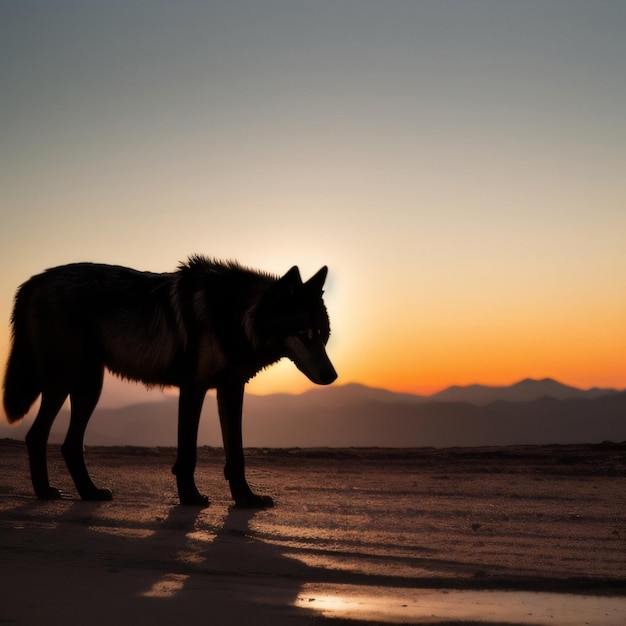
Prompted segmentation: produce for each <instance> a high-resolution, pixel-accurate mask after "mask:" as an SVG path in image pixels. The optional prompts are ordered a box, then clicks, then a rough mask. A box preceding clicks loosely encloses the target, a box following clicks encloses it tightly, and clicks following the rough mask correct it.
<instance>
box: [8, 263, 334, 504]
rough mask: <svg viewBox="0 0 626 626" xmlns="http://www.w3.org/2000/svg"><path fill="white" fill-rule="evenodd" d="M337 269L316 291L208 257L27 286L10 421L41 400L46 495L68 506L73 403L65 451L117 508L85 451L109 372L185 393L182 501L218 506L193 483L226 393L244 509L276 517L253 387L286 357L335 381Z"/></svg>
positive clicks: (235, 487) (18, 320) (12, 359)
mask: <svg viewBox="0 0 626 626" xmlns="http://www.w3.org/2000/svg"><path fill="white" fill-rule="evenodd" d="M327 272H328V268H327V267H326V266H324V267H322V268H321V269H320V270H319V271H318V272H317V273H316V274H315V275H314V276H313V277H311V278H310V279H309V280H307V281H306V282H303V281H302V278H301V276H300V271H299V269H298V267H296V266H294V267H292V268H291V269H290V270H289V271H288V272H287V273H286V274H285V275H284V276H280V277H279V276H275V275H271V274H269V273H265V272H261V271H258V270H253V269H249V268H246V267H243V266H241V265H240V264H238V263H237V262H234V261H228V262H220V261H217V260H215V259H211V258H207V257H204V256H200V255H194V256H191V257H190V258H189V259H188V260H187V261H185V262H183V263H181V264H180V265H179V266H178V268H177V269H176V270H175V271H173V272H168V273H153V272H142V271H137V270H134V269H130V268H127V267H121V266H117V265H104V264H97V263H74V264H70V265H63V266H60V267H55V268H51V269H48V270H46V271H44V272H43V273H41V274H38V275H36V276H33V277H32V278H30V279H29V280H27V281H26V282H25V283H23V284H22V285H21V286H20V287H19V289H18V291H17V294H16V296H15V302H14V308H13V313H12V316H11V329H12V336H11V350H10V353H9V358H8V363H7V368H6V374H5V380H4V408H5V411H6V414H7V418H8V420H9V422H16V421H18V420H19V419H21V418H22V417H23V416H24V415H25V414H26V413H27V412H28V410H29V409H30V407H31V406H32V404H33V403H34V402H35V400H36V399H37V398H38V397H39V395H41V405H40V408H39V411H38V413H37V416H36V418H35V421H34V422H33V425H32V426H31V428H30V430H29V431H28V434H27V435H26V447H27V450H28V458H29V464H30V473H31V479H32V484H33V488H34V491H35V494H36V496H37V497H39V498H42V499H56V498H60V497H61V495H62V494H61V492H60V491H59V490H58V489H56V488H54V487H51V486H50V482H49V479H48V469H47V460H46V448H47V441H48V437H49V434H50V428H51V426H52V423H53V421H54V419H55V417H56V415H57V414H58V412H59V410H60V409H61V407H62V406H63V403H64V402H65V400H66V398H67V397H68V396H69V398H70V403H71V413H70V425H69V428H68V432H67V436H66V438H65V440H64V443H63V445H62V447H61V450H62V454H63V458H64V460H65V462H66V465H67V468H68V470H69V472H70V474H71V476H72V479H73V481H74V484H75V486H76V489H77V491H78V493H79V495H80V497H81V498H82V499H84V500H110V499H111V498H112V494H111V491H110V490H108V489H102V488H98V487H96V485H95V484H94V483H93V481H92V479H91V477H90V476H89V472H88V470H87V467H86V465H85V459H84V454H83V439H84V434H85V429H86V427H87V423H88V421H89V418H90V417H91V414H92V413H93V411H94V409H95V407H96V405H97V403H98V399H99V397H100V392H101V390H102V381H103V376H104V371H105V368H106V369H108V370H109V371H110V372H112V373H113V374H115V375H117V376H120V377H122V378H125V379H129V380H132V381H139V382H142V383H144V384H145V385H147V386H160V387H170V386H171V387H178V388H179V405H178V450H177V456H176V461H175V463H174V467H173V468H172V472H173V474H174V475H175V476H176V484H177V488H178V495H179V498H180V503H181V504H183V505H191V506H207V505H208V504H209V499H208V497H206V496H204V495H202V494H201V493H200V492H199V491H198V489H197V487H196V484H195V479H194V474H195V468H196V456H197V436H198V423H199V420H200V412H201V409H202V404H203V402H204V397H205V394H206V392H207V390H209V389H216V391H217V405H218V413H219V420H220V426H221V431H222V438H223V443H224V450H225V457H226V463H225V466H224V476H225V478H226V479H227V480H228V482H229V485H230V491H231V494H232V497H233V499H234V501H235V505H236V506H239V507H246V508H263V507H270V506H273V501H272V498H271V497H269V496H261V495H257V494H256V493H254V492H253V491H252V490H251V488H250V487H249V485H248V482H247V480H246V475H245V463H244V453H243V443H242V427H241V422H242V408H243V397H244V388H245V385H246V383H247V382H248V381H249V380H250V379H251V378H252V377H253V376H255V375H256V374H257V373H258V372H259V371H261V370H262V369H264V368H266V367H268V366H269V365H271V364H273V363H275V362H277V361H279V360H280V359H281V358H283V357H287V358H289V359H291V360H292V361H293V363H294V364H295V365H296V367H297V368H298V369H299V370H300V371H301V372H303V373H304V374H305V375H306V376H307V377H308V378H309V379H310V380H311V381H312V382H314V383H316V384H319V385H328V384H330V383H332V382H333V381H334V380H335V379H336V378H337V373H336V371H335V368H334V367H333V365H332V363H331V361H330V359H329V357H328V355H327V353H326V348H325V346H326V343H327V342H328V338H329V336H330V323H329V318H328V314H327V311H326V307H325V305H324V301H323V297H322V296H323V286H324V283H325V281H326V277H327Z"/></svg>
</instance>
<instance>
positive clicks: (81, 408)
mask: <svg viewBox="0 0 626 626" xmlns="http://www.w3.org/2000/svg"><path fill="white" fill-rule="evenodd" d="M103 376H104V371H103V370H102V369H98V370H91V372H90V374H89V375H87V374H86V373H83V375H82V376H81V381H80V384H78V385H77V387H76V389H75V390H74V391H72V392H71V393H70V401H71V405H72V412H71V417H70V427H69V429H68V431H67V436H66V437H65V441H64V443H63V446H62V447H61V452H62V453H63V458H64V459H65V463H66V464H67V469H68V470H69V472H70V474H71V476H72V480H73V481H74V484H75V485H76V489H77V490H78V493H79V495H80V497H81V498H82V499H83V500H111V499H112V498H113V494H112V493H111V491H110V490H109V489H98V487H96V486H95V485H94V483H93V481H92V480H91V477H90V476H89V472H88V471H87V466H86V465H85V454H84V450H83V440H84V438H85V430H86V429H87V423H88V422H89V418H90V417H91V414H92V413H93V410H94V409H95V408H96V404H97V403H98V400H99V398H100V392H101V391H102V379H103Z"/></svg>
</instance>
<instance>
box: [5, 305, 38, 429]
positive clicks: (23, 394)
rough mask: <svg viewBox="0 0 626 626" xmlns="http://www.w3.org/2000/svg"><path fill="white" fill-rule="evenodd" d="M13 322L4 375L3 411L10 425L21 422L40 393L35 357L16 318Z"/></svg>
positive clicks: (15, 317)
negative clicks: (11, 342) (10, 344)
mask: <svg viewBox="0 0 626 626" xmlns="http://www.w3.org/2000/svg"><path fill="white" fill-rule="evenodd" d="M16 308H17V307H16ZM16 313H17V311H16ZM13 322H14V326H13V331H14V332H13V345H12V346H11V353H10V354H9V361H8V363H7V369H6V373H5V375H4V410H5V412H6V415H7V419H8V421H9V423H10V424H12V423H14V422H17V421H19V420H21V419H22V418H23V417H24V415H26V413H28V410H29V409H30V407H31V406H32V405H33V403H34V402H35V400H36V399H37V397H38V396H39V394H40V393H41V384H40V382H39V376H38V373H37V366H36V363H35V356H34V354H33V351H32V348H31V346H30V342H29V340H28V337H27V336H25V334H24V332H23V331H24V330H25V329H21V328H20V324H19V320H18V319H17V316H14V318H13Z"/></svg>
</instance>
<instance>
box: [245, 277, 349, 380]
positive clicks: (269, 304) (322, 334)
mask: <svg viewBox="0 0 626 626" xmlns="http://www.w3.org/2000/svg"><path fill="white" fill-rule="evenodd" d="M327 273H328V268H327V267H326V266H324V267H322V269H321V270H319V272H317V274H315V275H314V276H313V277H312V278H310V279H309V280H307V281H306V282H305V283H303V282H302V278H300V271H299V270H298V268H297V267H292V268H291V269H290V270H289V271H288V272H287V273H286V274H285V275H284V276H282V277H281V278H279V279H278V280H277V281H276V282H275V283H274V284H273V285H272V286H271V287H270V288H269V289H268V290H267V291H266V292H265V293H264V294H263V296H262V298H261V302H260V303H259V307H258V308H257V319H256V327H257V332H258V333H259V336H258V337H257V340H258V341H260V343H261V344H264V345H266V346H268V347H270V349H271V350H272V351H273V352H276V353H277V354H278V355H279V356H281V357H283V356H286V357H287V358H289V359H291V361H293V362H294V364H295V365H296V367H297V368H298V369H299V370H300V371H301V372H302V373H303V374H304V375H305V376H307V378H309V380H311V381H312V382H314V383H316V384H318V385H329V384H330V383H332V382H333V381H334V380H335V379H336V378H337V372H336V371H335V368H334V367H333V364H332V363H331V362H330V359H329V358H328V355H327V354H326V348H325V345H326V342H327V341H328V337H329V336H330V324H329V321H328V314H327V312H326V307H325V306H324V301H323V300H322V294H323V293H324V292H323V286H324V281H325V280H326V274H327Z"/></svg>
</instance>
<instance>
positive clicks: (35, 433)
mask: <svg viewBox="0 0 626 626" xmlns="http://www.w3.org/2000/svg"><path fill="white" fill-rule="evenodd" d="M65 398H67V392H65V391H60V390H58V389H45V390H44V391H43V392H42V394H41V405H40V407H39V412H38V413H37V417H36V418H35V421H34V422H33V425H32V426H31V427H30V430H29V431H28V434H27V435H26V448H27V450H28V460H29V463H30V477H31V480H32V483H33V489H34V490H35V495H36V496H37V497H38V498H41V499H42V500H55V499H58V498H60V497H61V492H60V491H59V490H58V489H55V488H54V487H51V486H50V481H49V479H48V461H47V454H46V447H47V444H48V437H49V436H50V428H51V427H52V422H54V418H55V417H56V416H57V414H58V412H59V411H60V410H61V407H62V406H63V403H64V402H65Z"/></svg>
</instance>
